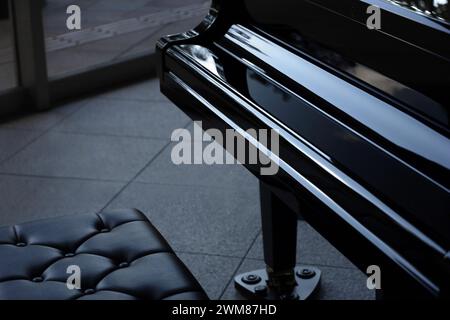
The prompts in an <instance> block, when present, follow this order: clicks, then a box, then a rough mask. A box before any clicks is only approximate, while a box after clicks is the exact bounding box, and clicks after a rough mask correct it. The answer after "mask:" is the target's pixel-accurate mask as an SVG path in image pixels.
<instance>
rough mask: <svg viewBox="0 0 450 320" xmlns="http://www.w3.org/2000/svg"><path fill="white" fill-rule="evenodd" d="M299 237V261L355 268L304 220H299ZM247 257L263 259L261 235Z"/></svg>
mask: <svg viewBox="0 0 450 320" xmlns="http://www.w3.org/2000/svg"><path fill="white" fill-rule="evenodd" d="M297 239H298V241H297V261H298V263H303V264H312V265H316V264H317V265H323V266H338V267H345V268H355V267H354V266H353V265H352V263H351V262H350V261H349V260H348V259H347V258H345V257H344V256H343V255H342V254H341V253H340V252H339V251H337V250H336V249H335V248H334V247H333V246H332V245H331V244H330V243H329V242H328V241H327V240H325V239H324V238H323V237H322V236H321V235H320V234H318V233H317V232H316V231H315V230H314V229H313V228H312V227H310V226H309V225H308V224H307V223H306V222H304V221H299V222H298V234H297ZM247 257H248V258H253V259H263V257H264V256H263V244H262V236H261V235H260V236H259V238H258V240H257V241H256V242H255V244H254V246H253V248H252V249H251V250H250V252H249V254H248V256H247Z"/></svg>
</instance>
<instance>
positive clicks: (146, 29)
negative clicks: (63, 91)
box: [43, 0, 210, 78]
mask: <svg viewBox="0 0 450 320" xmlns="http://www.w3.org/2000/svg"><path fill="white" fill-rule="evenodd" d="M70 5H77V6H78V7H79V8H80V13H81V14H80V17H81V29H80V30H76V29H75V30H69V29H68V27H67V25H66V22H67V19H68V18H69V17H70V16H71V14H67V8H68V7H69V6H70ZM209 7H210V1H207V0H133V1H124V0H46V1H45V2H44V8H43V15H44V30H45V37H46V48H47V63H48V74H49V77H50V78H51V77H54V76H60V75H63V74H65V73H73V72H79V71H82V70H83V69H86V68H91V67H95V66H96V65H98V64H103V63H110V62H114V61H118V60H121V59H124V58H129V57H132V56H134V55H140V54H144V53H151V52H152V51H153V50H154V47H155V44H156V41H157V40H158V39H159V38H160V37H161V36H162V35H165V34H171V33H178V32H182V31H186V30H188V29H190V28H192V27H194V26H196V25H197V24H198V23H199V22H200V21H201V20H202V19H203V17H204V16H205V15H206V13H207V11H208V9H209ZM72 12H73V13H75V12H74V11H72ZM71 22H74V20H71Z"/></svg>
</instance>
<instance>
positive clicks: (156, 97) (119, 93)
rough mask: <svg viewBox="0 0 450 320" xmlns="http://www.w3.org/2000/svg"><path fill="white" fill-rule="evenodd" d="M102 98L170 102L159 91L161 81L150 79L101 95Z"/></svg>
mask: <svg viewBox="0 0 450 320" xmlns="http://www.w3.org/2000/svg"><path fill="white" fill-rule="evenodd" d="M99 97H100V98H107V99H122V100H141V101H165V102H168V101H169V100H168V99H167V98H166V97H165V96H163V95H162V93H161V92H160V89H159V79H150V80H147V81H144V82H139V83H135V84H130V85H128V86H125V87H122V88H117V89H114V90H112V91H109V92H105V93H103V94H101V95H99Z"/></svg>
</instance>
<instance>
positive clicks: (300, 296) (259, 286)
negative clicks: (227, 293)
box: [234, 266, 322, 300]
mask: <svg viewBox="0 0 450 320" xmlns="http://www.w3.org/2000/svg"><path fill="white" fill-rule="evenodd" d="M321 275H322V273H321V271H320V270H319V269H317V268H314V267H309V266H308V267H306V266H298V267H296V268H295V278H296V281H297V286H296V287H295V288H294V289H293V290H292V292H286V293H279V292H276V291H275V290H274V289H272V288H270V287H269V286H268V285H267V283H268V279H269V276H268V274H267V271H266V270H265V269H262V270H257V271H251V272H247V273H244V274H241V275H238V276H236V277H235V278H234V285H235V287H236V289H237V290H238V291H239V292H240V293H241V294H242V295H243V296H244V297H246V298H247V299H251V300H307V299H310V298H312V297H314V294H315V293H317V291H318V289H319V288H320V278H321Z"/></svg>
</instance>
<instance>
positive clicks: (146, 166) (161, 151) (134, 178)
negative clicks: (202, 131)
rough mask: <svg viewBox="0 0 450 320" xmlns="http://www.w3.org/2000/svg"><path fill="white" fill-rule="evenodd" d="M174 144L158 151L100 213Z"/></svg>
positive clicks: (187, 125) (168, 144)
mask: <svg viewBox="0 0 450 320" xmlns="http://www.w3.org/2000/svg"><path fill="white" fill-rule="evenodd" d="M190 123H191V121H189V122H188V124H186V125H185V126H184V127H183V128H187V127H189V125H190ZM171 144H172V141H169V142H168V143H167V144H166V145H164V146H163V147H162V148H161V150H159V151H158V153H157V154H156V155H155V156H153V157H152V158H151V159H150V161H149V162H148V163H147V164H146V165H145V166H144V167H143V168H142V169H141V170H139V172H138V173H137V174H136V175H135V176H134V177H133V178H132V179H131V180H130V181H128V183H126V184H125V185H124V186H123V187H122V188H121V189H120V190H119V191H118V192H117V193H116V194H115V195H114V196H113V197H112V198H111V199H110V200H109V201H108V202H107V203H106V204H105V205H104V206H103V207H102V208H101V210H100V211H103V210H105V209H106V208H107V207H108V206H109V205H110V204H111V203H112V202H113V201H114V200H116V199H117V198H118V197H119V196H120V195H121V194H122V192H124V191H125V189H127V188H128V187H129V186H130V185H131V184H132V183H133V182H134V181H135V180H136V179H137V177H139V176H140V175H141V174H142V173H143V172H144V171H145V170H146V169H147V168H148V167H149V166H150V165H151V164H152V163H153V162H154V161H155V160H156V159H157V158H158V157H159V156H160V155H161V154H162V153H163V152H164V151H165V150H166V149H167V148H168V147H169V146H170V145H171Z"/></svg>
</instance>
